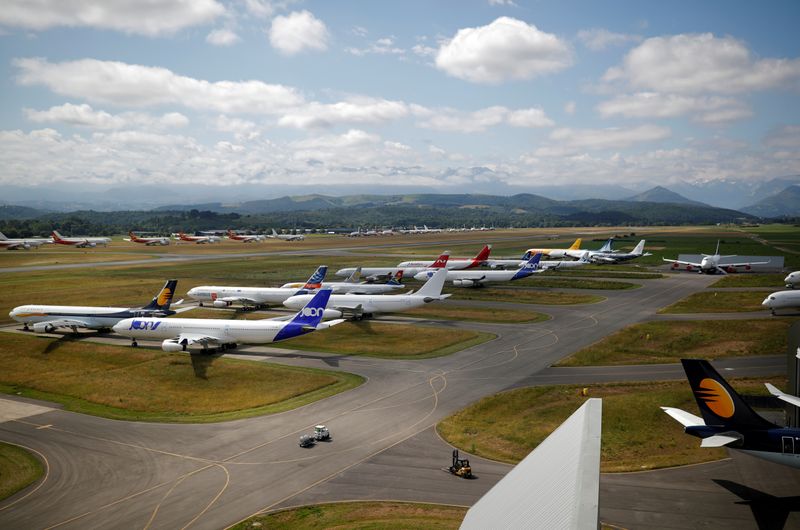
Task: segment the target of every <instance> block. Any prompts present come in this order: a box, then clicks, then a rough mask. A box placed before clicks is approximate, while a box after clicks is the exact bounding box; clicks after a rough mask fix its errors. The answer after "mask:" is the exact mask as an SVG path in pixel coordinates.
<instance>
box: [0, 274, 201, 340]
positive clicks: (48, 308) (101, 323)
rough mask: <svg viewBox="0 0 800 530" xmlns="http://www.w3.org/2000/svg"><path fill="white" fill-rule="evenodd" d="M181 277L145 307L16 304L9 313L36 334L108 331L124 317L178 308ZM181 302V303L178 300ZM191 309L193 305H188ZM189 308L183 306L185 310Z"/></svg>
mask: <svg viewBox="0 0 800 530" xmlns="http://www.w3.org/2000/svg"><path fill="white" fill-rule="evenodd" d="M177 285H178V280H168V281H167V283H165V284H164V287H162V288H161V290H160V291H159V292H158V294H157V295H156V296H155V298H153V300H152V301H151V302H150V303H149V304H147V305H146V306H144V307H134V308H129V307H91V306H71V305H68V306H64V305H34V304H31V305H23V306H19V307H15V308H14V309H12V310H11V312H10V313H9V314H8V316H10V317H11V318H13V319H14V320H16V321H17V322H22V323H23V324H24V328H23V329H25V330H26V331H28V329H29V326H32V327H33V331H35V332H36V333H51V332H52V331H54V330H55V329H57V328H71V329H72V331H73V333H77V331H78V328H86V329H97V330H107V329H111V328H112V327H113V326H114V324H116V323H117V322H119V321H120V320H124V319H126V318H131V317H144V316H167V315H174V314H175V313H176V312H177V311H173V310H171V309H170V308H169V306H170V304H171V303H172V297H173V296H174V295H175V287H176V286H177ZM178 303H180V302H178ZM186 309H191V308H186ZM186 309H182V311H185V310H186Z"/></svg>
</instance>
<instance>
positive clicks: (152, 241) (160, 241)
mask: <svg viewBox="0 0 800 530" xmlns="http://www.w3.org/2000/svg"><path fill="white" fill-rule="evenodd" d="M128 236H129V237H126V238H123V239H124V240H125V241H130V242H132V243H140V244H142V245H147V246H149V247H152V246H154V245H161V246H167V245H169V238H168V237H141V236H137V235H136V234H134V233H133V231H130V232H128Z"/></svg>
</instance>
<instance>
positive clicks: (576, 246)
mask: <svg viewBox="0 0 800 530" xmlns="http://www.w3.org/2000/svg"><path fill="white" fill-rule="evenodd" d="M581 242H582V240H581V238H578V239H576V240H575V242H574V243H573V244H572V246H571V247H569V249H570V250H578V249H579V248H581Z"/></svg>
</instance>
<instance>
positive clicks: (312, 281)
mask: <svg viewBox="0 0 800 530" xmlns="http://www.w3.org/2000/svg"><path fill="white" fill-rule="evenodd" d="M327 273H328V266H327V265H320V266H319V267H317V270H315V271H314V274H312V275H311V277H310V278H309V279H308V281H307V282H306V284H305V285H304V286H303V289H319V288H320V287H322V280H324V279H325V274H327Z"/></svg>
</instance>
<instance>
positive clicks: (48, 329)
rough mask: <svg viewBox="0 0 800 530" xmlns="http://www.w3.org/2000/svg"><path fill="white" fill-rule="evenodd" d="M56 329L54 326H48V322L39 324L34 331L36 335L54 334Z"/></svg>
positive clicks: (34, 327)
mask: <svg viewBox="0 0 800 530" xmlns="http://www.w3.org/2000/svg"><path fill="white" fill-rule="evenodd" d="M55 329H56V327H55V326H54V325H52V324H48V323H47V322H39V323H38V324H34V325H33V331H35V332H36V333H52V332H53V330H55Z"/></svg>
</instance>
